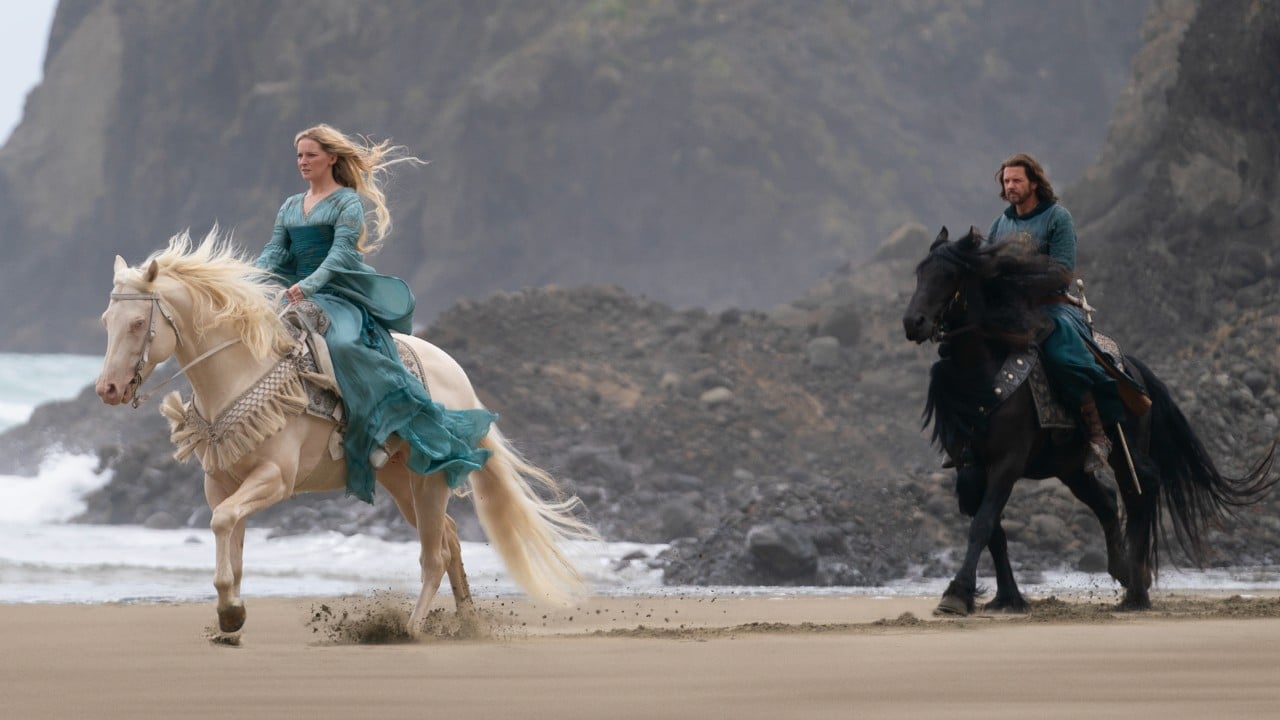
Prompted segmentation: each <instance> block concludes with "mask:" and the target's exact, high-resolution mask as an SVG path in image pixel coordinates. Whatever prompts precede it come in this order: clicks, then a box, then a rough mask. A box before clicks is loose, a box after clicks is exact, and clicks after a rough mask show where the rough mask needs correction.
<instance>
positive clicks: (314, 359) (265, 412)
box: [160, 300, 430, 470]
mask: <svg viewBox="0 0 1280 720" xmlns="http://www.w3.org/2000/svg"><path fill="white" fill-rule="evenodd" d="M281 320H282V321H284V324H285V326H286V327H288V328H289V332H290V335H292V336H293V338H294V340H295V341H296V342H297V345H296V346H295V347H294V349H293V350H291V351H290V352H289V354H288V355H286V356H285V357H284V358H282V359H281V360H280V362H279V363H277V364H276V365H275V366H274V367H273V368H272V369H271V370H270V371H268V373H267V374H266V375H264V376H263V377H261V378H259V379H258V381H257V382H256V383H254V384H253V385H252V386H250V387H249V388H248V389H247V390H245V391H244V393H243V394H241V396H240V397H239V398H238V399H237V400H236V401H235V402H233V403H232V404H231V406H230V407H228V408H227V409H226V410H223V411H222V412H221V413H219V414H218V417H216V418H214V419H213V420H212V421H210V420H206V419H205V418H204V417H203V416H202V415H201V414H200V412H199V410H197V409H196V407H195V403H194V402H192V401H187V402H183V401H182V398H181V396H180V395H179V393H176V392H174V393H170V394H169V395H168V396H167V397H166V398H165V399H164V402H163V403H162V404H161V407H160V411H161V413H162V414H163V415H164V416H165V417H166V418H167V419H168V420H169V431H170V433H169V437H170V440H172V441H173V443H174V444H175V445H176V446H177V448H178V449H177V451H176V452H175V453H174V457H175V458H176V459H178V460H186V459H187V458H189V457H190V456H192V455H193V454H194V455H195V456H196V457H197V458H198V459H199V460H200V463H201V465H203V466H204V468H205V469H206V470H218V469H223V468H227V467H230V466H231V465H234V464H235V463H236V462H237V461H238V460H239V459H240V458H241V457H243V456H244V455H245V454H246V453H247V452H249V451H250V450H252V449H253V448H255V447H257V446H258V444H259V443H261V442H262V441H263V440H265V439H266V438H268V437H270V436H271V435H273V434H275V433H277V432H279V431H280V429H281V428H283V427H284V424H285V423H286V422H288V418H289V417H291V416H294V415H299V414H301V413H304V412H305V413H307V414H308V415H312V416H314V417H318V418H321V419H324V420H328V421H330V422H333V423H334V432H333V435H332V436H331V437H330V438H329V454H330V456H331V457H332V458H333V459H334V460H338V459H341V458H342V457H343V450H342V438H343V435H344V434H345V432H346V424H345V423H344V422H343V406H342V396H341V392H340V391H339V389H338V381H337V379H336V377H335V375H334V372H333V364H332V362H331V361H330V359H329V348H328V345H327V344H326V343H325V339H324V333H325V330H327V329H328V327H329V317H328V316H327V315H325V313H324V311H323V310H321V309H320V306H319V305H316V304H315V303H313V302H311V301H309V300H304V301H302V302H298V303H293V304H292V305H290V306H289V307H288V309H287V310H286V311H285V313H284V315H282V316H281ZM392 337H393V338H394V339H395V343H396V351H397V352H398V353H399V355H400V361H401V362H402V363H404V366H405V368H406V369H407V370H408V371H409V373H410V374H411V375H413V376H414V377H415V378H417V380H418V382H421V383H422V384H423V387H427V379H426V372H425V369H424V368H423V366H422V361H421V360H420V359H419V358H418V356H417V355H416V354H415V353H414V352H413V350H412V349H411V348H410V347H409V346H408V344H407V343H405V342H404V341H403V340H401V339H400V338H398V337H395V336H392ZM427 390H428V392H430V388H429V387H427Z"/></svg>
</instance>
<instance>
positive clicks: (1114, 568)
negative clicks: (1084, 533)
mask: <svg viewBox="0 0 1280 720" xmlns="http://www.w3.org/2000/svg"><path fill="white" fill-rule="evenodd" d="M1126 472H1127V470H1126ZM1059 479H1060V480H1062V484H1063V485H1066V486H1067V489H1069V490H1071V494H1072V495H1075V496H1076V498H1077V499H1079V500H1080V501H1081V502H1083V503H1084V504H1085V505H1087V506H1088V507H1089V509H1090V510H1092V511H1093V514H1094V516H1096V517H1097V518H1098V523H1099V524H1100V525H1102V534H1103V537H1104V538H1106V542H1107V573H1108V574H1109V575H1111V577H1113V578H1115V579H1116V581H1117V582H1119V583H1120V584H1121V585H1122V586H1124V587H1128V586H1129V581H1130V578H1129V562H1128V559H1127V558H1126V549H1125V541H1124V528H1123V527H1122V526H1121V524H1120V513H1119V509H1118V508H1117V506H1116V491H1115V490H1112V489H1111V488H1110V487H1107V486H1106V485H1103V484H1102V483H1101V482H1099V481H1098V478H1097V476H1096V475H1094V474H1093V473H1087V472H1084V471H1083V470H1081V471H1080V472H1076V473H1062V475H1061V476H1060V477H1059Z"/></svg>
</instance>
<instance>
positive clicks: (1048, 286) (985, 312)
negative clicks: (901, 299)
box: [933, 231, 1073, 348]
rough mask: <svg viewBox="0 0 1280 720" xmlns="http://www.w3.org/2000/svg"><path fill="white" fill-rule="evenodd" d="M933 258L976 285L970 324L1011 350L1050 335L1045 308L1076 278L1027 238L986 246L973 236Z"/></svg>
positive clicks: (938, 251) (944, 247) (971, 296)
mask: <svg viewBox="0 0 1280 720" xmlns="http://www.w3.org/2000/svg"><path fill="white" fill-rule="evenodd" d="M933 252H934V254H939V255H941V256H942V257H943V258H945V259H946V260H948V261H950V262H952V263H953V264H955V265H957V266H958V267H960V268H961V269H962V270H963V271H965V272H966V273H967V274H970V276H971V277H972V278H973V279H974V280H976V281H977V283H978V285H979V288H980V289H979V291H978V292H971V293H970V294H969V297H967V298H966V299H967V300H968V302H969V311H970V313H971V315H970V321H971V322H974V323H976V325H977V326H978V328H979V330H980V331H981V332H982V334H983V335H984V336H986V337H987V338H989V339H993V340H997V341H1000V342H1003V343H1005V344H1007V345H1009V346H1011V347H1017V348H1022V347H1026V346H1028V345H1030V344H1032V343H1034V342H1035V341H1036V340H1038V339H1039V338H1041V337H1042V336H1043V334H1044V333H1046V332H1047V331H1048V330H1050V329H1051V328H1050V325H1051V321H1050V320H1049V318H1048V317H1047V316H1046V315H1045V313H1044V312H1043V309H1042V307H1041V303H1042V302H1043V301H1044V299H1045V298H1048V297H1051V296H1053V295H1056V294H1058V293H1059V292H1061V291H1062V290H1063V289H1065V288H1066V287H1067V286H1068V285H1069V284H1070V283H1071V278H1072V277H1073V273H1072V272H1071V270H1069V269H1068V268H1067V267H1066V266H1065V265H1063V264H1062V263H1061V262H1059V261H1058V260H1056V259H1054V258H1053V257H1051V256H1049V255H1046V254H1044V253H1042V252H1040V250H1039V248H1037V247H1036V245H1035V244H1034V243H1033V242H1031V241H1030V240H1027V239H1024V238H1015V239H1011V240H1006V241H1004V242H999V243H993V244H987V243H985V242H984V241H983V238H982V236H981V235H978V234H977V233H973V232H972V231H971V232H970V233H969V234H968V235H966V236H965V237H963V238H961V239H960V240H958V241H956V242H953V243H942V244H941V245H940V246H938V247H937V248H935V249H934V251H933Z"/></svg>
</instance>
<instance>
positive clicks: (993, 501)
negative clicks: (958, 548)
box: [934, 453, 1024, 615]
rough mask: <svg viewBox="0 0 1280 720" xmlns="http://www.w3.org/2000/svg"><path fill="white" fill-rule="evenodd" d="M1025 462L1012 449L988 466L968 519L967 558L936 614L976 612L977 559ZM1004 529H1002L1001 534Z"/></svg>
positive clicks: (988, 540)
mask: <svg viewBox="0 0 1280 720" xmlns="http://www.w3.org/2000/svg"><path fill="white" fill-rule="evenodd" d="M1023 464H1024V463H1021V462H1018V461H1015V460H1014V459H1012V458H1011V457H1010V454H1009V453H1006V454H1005V456H1003V457H1001V458H999V459H998V461H997V462H996V463H993V464H991V465H989V466H988V467H987V483H986V490H985V492H984V493H983V495H982V502H981V503H980V504H979V505H978V510H977V512H976V513H974V516H973V520H972V521H970V523H969V543H968V546H967V549H966V550H965V555H964V562H963V563H962V564H961V566H960V569H959V570H958V571H957V572H956V576H955V578H954V579H953V580H952V581H951V584H950V585H948V586H947V589H946V591H945V592H944V593H943V594H942V600H941V601H940V602H939V603H938V607H937V608H936V609H935V610H934V614H935V615H970V614H972V613H973V611H974V609H975V607H974V596H975V595H976V594H977V584H978V560H979V559H980V558H981V557H982V551H983V549H985V548H986V547H987V545H988V544H990V543H991V542H992V538H993V535H994V533H995V530H996V525H997V524H998V523H999V521H1000V513H1002V512H1004V506H1005V504H1006V503H1008V502H1009V496H1010V495H1012V494H1013V484H1014V483H1015V482H1017V480H1018V477H1019V476H1020V474H1021V471H1022V467H1023ZM1003 535H1004V533H1003V531H1001V536H1002V537H1003Z"/></svg>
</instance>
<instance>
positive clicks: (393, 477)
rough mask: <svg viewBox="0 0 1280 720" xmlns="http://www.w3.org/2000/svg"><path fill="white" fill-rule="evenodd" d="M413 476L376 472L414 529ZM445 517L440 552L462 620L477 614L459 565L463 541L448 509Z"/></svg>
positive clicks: (464, 574)
mask: <svg viewBox="0 0 1280 720" xmlns="http://www.w3.org/2000/svg"><path fill="white" fill-rule="evenodd" d="M391 462H392V463H395V462H396V458H395V456H393V457H392V460H391ZM412 477H413V476H412V474H410V473H398V472H395V471H394V470H391V471H389V472H385V473H384V472H379V473H378V482H379V484H381V485H382V487H383V488H384V489H385V490H386V491H387V494H388V495H390V496H391V498H392V499H393V500H395V503H396V507H397V508H398V509H399V510H400V514H401V515H403V516H404V519H405V521H406V522H408V523H409V526H410V527H412V528H414V529H415V530H416V529H417V527H418V518H417V516H416V514H415V513H414V510H413V491H412V489H411V488H410V487H409V483H410V479H411V478H412ZM444 521H445V527H444V536H443V537H442V538H441V543H442V544H441V552H442V553H444V558H445V571H446V572H447V573H448V575H449V587H450V588H452V590H453V600H454V603H455V605H456V606H457V610H458V615H459V616H461V617H463V618H464V620H465V619H467V618H470V617H473V616H474V615H475V614H476V608H475V603H474V602H473V601H472V599H471V585H470V583H468V582H467V573H466V571H465V570H464V569H463V567H462V544H461V543H460V542H459V541H458V524H457V523H455V522H454V521H453V518H451V517H449V515H448V514H447V513H446V514H445V516H444ZM419 562H421V558H419Z"/></svg>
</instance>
